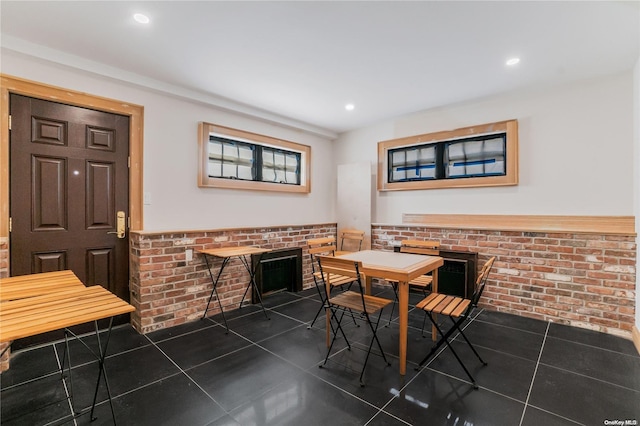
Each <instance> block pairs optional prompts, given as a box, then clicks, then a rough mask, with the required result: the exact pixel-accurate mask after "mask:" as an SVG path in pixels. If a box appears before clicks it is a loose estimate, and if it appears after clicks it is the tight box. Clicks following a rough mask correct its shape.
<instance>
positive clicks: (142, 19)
mask: <svg viewBox="0 0 640 426" xmlns="http://www.w3.org/2000/svg"><path fill="white" fill-rule="evenodd" d="M133 19H135V20H136V22H139V23H141V24H148V23H149V17H148V16H147V15H143V14H142V13H136V14H135V15H133Z"/></svg>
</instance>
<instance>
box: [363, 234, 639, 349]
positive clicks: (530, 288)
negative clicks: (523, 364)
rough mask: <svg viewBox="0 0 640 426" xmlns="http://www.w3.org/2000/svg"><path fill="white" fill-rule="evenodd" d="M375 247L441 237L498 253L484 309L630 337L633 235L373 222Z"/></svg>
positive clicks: (444, 243)
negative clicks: (375, 223) (455, 227)
mask: <svg viewBox="0 0 640 426" xmlns="http://www.w3.org/2000/svg"><path fill="white" fill-rule="evenodd" d="M371 234H372V235H371V244H372V248H373V249H376V250H393V246H394V245H399V244H400V241H401V240H404V239H409V238H410V239H421V240H435V241H440V247H441V249H442V250H455V251H472V252H477V253H478V256H479V263H480V265H482V264H483V263H484V262H485V261H486V260H487V259H488V258H489V257H490V256H496V257H497V258H496V262H495V264H494V268H493V271H492V273H491V275H490V277H489V280H488V282H487V287H486V288H485V292H484V294H483V297H482V299H481V301H480V302H481V303H480V305H481V307H484V308H486V309H491V310H498V311H501V312H508V313H512V314H517V315H521V316H525V317H531V318H537V319H540V320H546V321H552V322H556V323H561V324H568V325H572V326H575V327H581V328H587V329H590V330H596V331H601V332H605V333H609V334H614V335H618V336H622V337H625V338H629V339H630V338H631V334H632V328H633V325H634V312H635V292H636V289H635V283H636V271H635V264H636V243H635V241H636V237H635V235H607V234H600V235H598V234H580V233H549V232H519V231H517V232H516V231H499V230H495V231H494V230H491V231H488V230H474V229H449V228H436V227H429V226H420V225H400V226H395V225H373V226H372V229H371Z"/></svg>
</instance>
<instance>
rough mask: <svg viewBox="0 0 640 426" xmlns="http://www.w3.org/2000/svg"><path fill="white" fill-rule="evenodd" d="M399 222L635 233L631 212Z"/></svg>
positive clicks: (405, 219)
mask: <svg viewBox="0 0 640 426" xmlns="http://www.w3.org/2000/svg"><path fill="white" fill-rule="evenodd" d="M402 224H403V225H416V226H428V227H430V228H453V229H479V230H491V231H519V232H560V233H565V232H568V233H572V234H608V235H636V229H635V217H634V216H555V215H473V214H453V215H450V214H415V213H405V214H403V215H402Z"/></svg>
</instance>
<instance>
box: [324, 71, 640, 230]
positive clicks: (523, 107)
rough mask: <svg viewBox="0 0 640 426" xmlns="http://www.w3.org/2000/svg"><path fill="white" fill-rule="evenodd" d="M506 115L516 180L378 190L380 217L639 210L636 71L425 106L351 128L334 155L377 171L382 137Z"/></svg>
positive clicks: (397, 219) (376, 209)
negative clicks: (514, 132) (515, 129)
mask: <svg viewBox="0 0 640 426" xmlns="http://www.w3.org/2000/svg"><path fill="white" fill-rule="evenodd" d="M427 95H428V94H425V96H427ZM509 119H517V120H518V123H519V151H520V183H519V185H517V186H508V187H491V188H458V189H435V190H422V191H397V192H377V195H376V197H375V199H374V203H375V205H374V207H373V211H374V216H373V222H374V223H389V224H399V223H401V221H402V214H403V213H434V214H447V213H451V214H465V213H468V214H541V215H544V214H549V215H633V214H634V205H633V195H634V192H633V169H634V160H633V143H632V140H633V121H634V118H633V73H632V72H631V71H629V72H625V73H622V74H618V75H613V76H607V77H603V78H599V79H597V80H590V81H586V82H581V83H578V84H572V85H570V86H562V87H555V88H552V89H545V90H528V91H520V92H513V93H509V94H505V95H502V96H496V97H491V98H487V99H482V100H478V101H475V102H468V103H463V104H459V105H453V106H449V107H444V108H439V109H434V110H429V111H424V112H421V113H418V114H413V115H409V116H404V117H399V118H396V119H393V120H390V121H387V122H384V123H378V124H376V125H374V126H370V127H367V128H364V129H359V130H356V131H352V132H348V133H344V134H342V135H340V136H339V138H338V140H337V141H336V142H335V152H334V161H336V163H337V164H344V163H351V162H356V161H362V160H365V161H370V162H371V165H372V172H373V173H377V170H376V164H377V142H379V141H383V140H388V139H395V138H399V137H405V136H411V135H417V134H423V133H430V132H435V131H441V130H453V129H457V128H460V127H466V126H471V125H477V124H484V123H490V122H496V121H503V120H509Z"/></svg>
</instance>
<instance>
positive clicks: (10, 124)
mask: <svg viewBox="0 0 640 426" xmlns="http://www.w3.org/2000/svg"><path fill="white" fill-rule="evenodd" d="M9 130H11V116H9Z"/></svg>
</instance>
